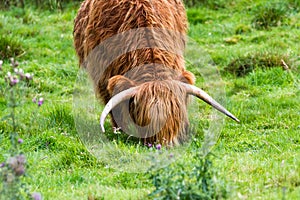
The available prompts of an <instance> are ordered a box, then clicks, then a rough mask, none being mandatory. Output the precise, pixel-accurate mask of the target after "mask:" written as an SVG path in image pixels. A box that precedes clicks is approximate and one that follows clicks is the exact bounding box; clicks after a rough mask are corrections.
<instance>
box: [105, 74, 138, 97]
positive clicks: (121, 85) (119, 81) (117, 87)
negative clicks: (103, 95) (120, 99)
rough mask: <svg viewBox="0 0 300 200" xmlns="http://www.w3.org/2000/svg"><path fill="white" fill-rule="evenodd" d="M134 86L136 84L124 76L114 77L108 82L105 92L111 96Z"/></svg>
mask: <svg viewBox="0 0 300 200" xmlns="http://www.w3.org/2000/svg"><path fill="white" fill-rule="evenodd" d="M134 86H136V84H135V83H134V82H133V81H131V80H129V79H128V78H126V77H125V76H121V75H116V76H113V77H112V78H110V79H109V80H108V85H107V90H108V92H109V94H110V95H113V94H116V93H119V92H121V91H123V90H127V89H129V88H131V87H134Z"/></svg>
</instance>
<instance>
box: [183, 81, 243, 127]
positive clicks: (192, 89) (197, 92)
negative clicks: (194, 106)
mask: <svg viewBox="0 0 300 200" xmlns="http://www.w3.org/2000/svg"><path fill="white" fill-rule="evenodd" d="M181 84H182V85H183V86H184V87H185V89H186V92H187V94H191V95H194V96H196V97H198V98H200V99H202V100H203V101H205V102H206V103H208V104H209V105H211V106H212V107H214V108H215V109H217V110H218V111H220V112H222V113H223V114H225V115H227V116H228V117H230V118H231V119H233V120H235V121H237V122H240V120H239V119H238V118H236V117H235V116H234V115H233V114H231V113H230V112H229V111H228V110H226V108H224V107H223V106H222V105H221V104H219V103H218V102H217V101H216V100H214V99H213V98H212V97H211V96H209V95H208V94H207V93H206V92H205V91H203V90H201V89H200V88H198V87H196V86H194V85H190V84H186V83H182V82H181Z"/></svg>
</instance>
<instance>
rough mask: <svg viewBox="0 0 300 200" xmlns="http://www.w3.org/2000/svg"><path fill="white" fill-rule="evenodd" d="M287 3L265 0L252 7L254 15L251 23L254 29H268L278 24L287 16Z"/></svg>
mask: <svg viewBox="0 0 300 200" xmlns="http://www.w3.org/2000/svg"><path fill="white" fill-rule="evenodd" d="M288 11H289V9H288V4H287V3H286V2H267V3H264V4H260V5H259V6H257V7H256V8H254V9H253V12H254V13H255V14H254V17H253V19H252V25H253V27H254V28H256V29H259V30H261V29H269V28H271V27H275V26H280V25H281V24H282V23H283V22H284V21H285V20H286V18H287V16H288Z"/></svg>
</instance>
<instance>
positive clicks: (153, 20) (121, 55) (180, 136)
mask: <svg viewBox="0 0 300 200" xmlns="http://www.w3.org/2000/svg"><path fill="white" fill-rule="evenodd" d="M186 32H187V18H186V12H185V9H184V6H183V4H182V1H181V0H86V1H84V2H83V3H82V5H81V7H80V9H79V11H78V14H77V17H76V18H75V26H74V45H75V49H76V52H77V55H78V57H79V63H80V65H81V66H82V68H85V69H86V70H87V72H88V74H89V75H90V77H91V79H92V81H93V84H94V88H95V93H96V95H97V96H98V97H99V98H100V99H101V100H102V101H103V103H105V104H106V106H105V108H104V110H103V112H102V115H101V118H100V123H101V128H102V130H103V132H104V126H103V124H104V120H105V118H106V116H107V115H108V114H110V115H111V120H112V125H113V126H115V127H121V128H122V130H123V131H126V132H127V131H128V132H130V134H133V135H134V136H136V137H140V138H144V140H145V142H154V143H161V144H165V145H175V144H180V143H181V142H183V141H185V140H186V139H187V135H188V130H189V121H188V115H187V104H188V97H189V95H194V96H196V97H198V98H200V99H202V100H203V101H205V102H206V103H208V104H210V105H211V106H213V107H214V108H216V109H217V110H219V111H221V112H222V113H224V114H226V115H227V116H229V117H231V118H232V119H234V120H236V121H238V119H237V118H236V117H235V116H234V115H232V114H231V113H230V112H228V111H227V110H226V109H225V108H223V107H222V106H221V105H220V104H219V103H217V102H216V101H215V100H214V99H212V98H211V97H210V96H209V95H208V94H207V93H205V92H204V91H203V90H201V89H200V88H197V87H196V86H194V83H195V77H194V75H193V74H192V73H191V72H189V71H187V70H186V69H185V65H184V57H183V52H184V48H185V42H186V39H185V36H186ZM99 45H100V46H101V48H98V46H99Z"/></svg>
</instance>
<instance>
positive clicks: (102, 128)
mask: <svg viewBox="0 0 300 200" xmlns="http://www.w3.org/2000/svg"><path fill="white" fill-rule="evenodd" d="M100 126H101V131H102V133H105V128H104V125H103V124H102V123H101V124H100Z"/></svg>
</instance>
